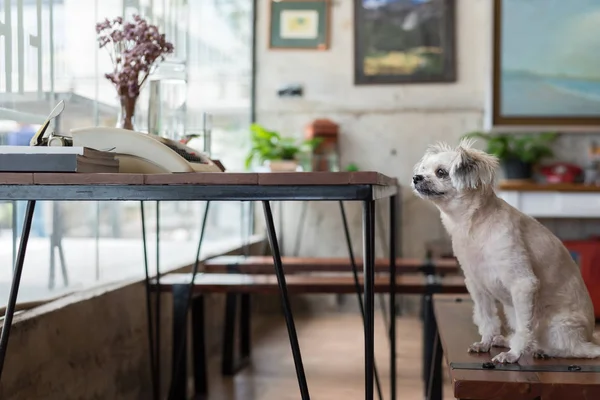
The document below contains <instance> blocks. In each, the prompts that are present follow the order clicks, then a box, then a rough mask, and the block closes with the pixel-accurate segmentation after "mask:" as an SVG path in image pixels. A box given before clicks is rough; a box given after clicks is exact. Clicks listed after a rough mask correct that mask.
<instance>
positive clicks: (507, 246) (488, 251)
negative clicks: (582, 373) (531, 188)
mask: <svg viewBox="0 0 600 400" xmlns="http://www.w3.org/2000/svg"><path fill="white" fill-rule="evenodd" d="M497 166H498V160H497V159H496V157H494V156H492V155H489V154H487V153H485V152H482V151H480V150H476V149H473V148H472V147H471V142H468V141H463V142H461V144H460V145H459V146H458V147H457V148H451V147H450V146H448V145H447V144H443V143H441V144H437V145H434V146H432V147H430V148H429V149H428V150H427V151H426V153H425V155H424V157H423V158H422V159H421V161H420V162H419V163H418V164H417V165H416V166H415V171H414V176H413V180H412V188H413V189H414V191H415V192H416V193H417V194H418V195H419V196H420V197H422V198H424V199H427V200H430V201H432V202H433V203H434V204H435V205H436V206H437V208H438V209H439V210H440V213H441V218H442V222H443V224H444V226H445V227H446V229H447V230H448V232H449V234H450V236H451V237H452V247H453V249H454V254H455V255H456V257H457V258H458V261H459V263H460V265H461V267H462V269H463V271H464V275H465V282H466V286H467V290H468V291H469V293H470V295H471V297H472V299H473V302H474V312H473V321H474V322H475V324H476V325H477V326H478V328H479V334H480V335H481V341H480V342H476V343H473V344H472V345H471V346H470V347H469V352H488V351H489V350H490V348H491V347H492V346H494V347H508V348H510V350H509V351H506V352H502V353H500V354H498V355H497V356H496V357H494V358H493V361H494V362H499V363H514V362H517V361H518V360H519V358H520V357H521V356H522V355H523V354H524V353H533V355H534V356H535V357H541V358H547V357H565V358H571V357H574V358H595V357H598V356H600V345H599V344H600V342H599V341H598V340H597V339H595V338H594V309H593V305H592V302H591V300H590V296H589V293H588V291H587V288H586V286H585V284H584V282H583V279H582V277H581V273H580V271H579V267H578V266H577V264H576V263H575V262H574V261H573V259H572V257H571V255H570V254H569V252H568V250H567V249H566V248H565V246H564V245H563V244H562V242H561V241H560V240H559V239H558V238H557V237H556V236H554V235H553V234H552V233H551V232H550V231H549V230H548V229H546V227H544V226H543V225H542V224H540V223H539V222H537V221H536V220H535V219H533V218H531V217H528V216H527V215H524V214H523V213H521V212H520V211H518V210H516V209H515V208H513V207H512V206H510V205H509V204H507V203H506V202H505V201H504V200H502V199H500V198H498V197H497V196H496V194H495V193H494V181H495V170H496V168H497ZM497 302H500V303H501V304H502V306H503V309H504V314H505V316H506V321H507V322H508V325H509V327H510V331H511V334H510V336H507V337H506V338H505V337H504V336H502V333H501V321H500V318H499V317H498V310H497V308H496V304H497Z"/></svg>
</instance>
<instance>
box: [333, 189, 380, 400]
mask: <svg viewBox="0 0 600 400" xmlns="http://www.w3.org/2000/svg"><path fill="white" fill-rule="evenodd" d="M339 204H340V212H341V214H342V224H343V225H344V235H345V236H346V245H347V247H348V255H349V257H350V265H351V266H352V275H353V276H354V287H355V289H356V295H357V296H358V306H359V308H360V315H361V316H362V319H363V326H364V324H365V308H364V305H363V301H362V295H361V288H360V282H359V281H358V267H357V266H356V260H355V259H354V250H353V248H352V239H351V238H350V228H349V227H348V218H347V217H346V210H345V209H344V202H343V201H340V203H339ZM373 371H374V373H375V384H376V386H377V395H378V396H379V399H380V400H382V399H383V394H382V392H381V383H380V382H379V374H378V373H377V365H376V364H375V360H373Z"/></svg>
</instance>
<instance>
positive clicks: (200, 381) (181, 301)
mask: <svg viewBox="0 0 600 400" xmlns="http://www.w3.org/2000/svg"><path fill="white" fill-rule="evenodd" d="M190 279H191V274H168V275H165V276H163V277H161V280H160V285H159V286H158V287H157V286H156V284H155V286H154V289H155V290H160V291H163V292H171V293H172V294H173V316H174V317H173V376H172V382H173V388H174V389H173V390H174V392H175V394H176V395H175V396H174V398H187V397H185V396H186V388H187V380H186V376H187V372H186V368H187V366H186V364H187V363H186V359H185V357H182V359H179V358H178V355H179V353H178V351H182V352H183V354H187V350H186V347H187V343H186V340H183V342H181V341H180V339H179V338H185V335H184V334H182V332H183V329H184V327H185V321H186V319H187V314H186V306H187V304H186V299H187V294H188V290H189V283H190ZM359 281H360V287H361V289H362V288H363V285H362V276H361V277H359ZM154 282H156V281H154ZM286 283H287V288H288V292H289V293H290V294H300V293H312V294H317V293H336V294H345V293H356V286H355V281H354V278H353V277H352V276H349V275H347V274H343V275H331V274H311V275H289V276H286ZM396 288H397V290H396V292H397V293H398V294H421V295H422V294H427V293H432V292H435V293H453V294H462V293H467V290H466V287H465V284H464V278H463V277H461V276H450V277H444V278H439V280H438V281H437V282H431V281H430V280H428V279H427V277H425V276H423V275H398V276H397V277H396ZM389 289H390V280H389V276H376V277H375V292H378V293H389ZM212 293H226V294H231V293H238V294H244V295H247V296H249V295H250V294H279V285H278V282H277V278H276V277H275V276H274V275H270V274H269V275H249V274H231V273H226V274H218V273H199V274H198V275H197V276H196V278H195V280H194V285H193V294H194V297H193V300H192V305H191V314H192V341H193V352H192V353H193V355H192V357H193V368H194V383H195V396H198V397H201V396H206V395H207V393H208V381H207V376H206V351H205V343H204V300H203V299H204V298H203V295H205V294H212ZM229 299H235V298H234V297H230V296H227V300H228V302H229ZM231 301H232V302H233V301H234V300H231ZM241 304H242V307H244V306H245V307H247V309H246V312H243V311H242V312H241V313H240V316H241V318H240V326H239V335H240V351H239V352H240V356H241V362H239V363H238V365H237V366H236V367H234V366H233V364H234V361H233V359H234V357H233V353H234V349H233V343H234V340H233V336H234V333H235V331H236V329H235V321H233V320H230V321H225V326H224V330H223V331H224V337H223V346H224V348H223V360H222V373H224V374H226V375H232V374H234V373H235V371H237V370H238V369H239V367H241V366H243V365H245V364H246V363H247V362H248V359H249V356H250V312H249V302H243V301H242V303H241ZM230 306H232V305H231V304H227V305H226V307H230ZM228 315H233V317H232V318H235V314H234V313H228ZM181 349H183V350H181ZM202 398H204V397H202Z"/></svg>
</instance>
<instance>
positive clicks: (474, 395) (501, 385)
mask: <svg viewBox="0 0 600 400" xmlns="http://www.w3.org/2000/svg"><path fill="white" fill-rule="evenodd" d="M434 309H435V317H436V321H437V327H438V331H439V337H440V339H441V345H442V346H441V349H440V350H443V354H444V356H445V358H446V363H447V365H448V368H449V375H450V378H451V381H452V386H453V391H454V397H456V398H457V399H473V400H475V399H476V400H492V399H493V400H504V399H507V400H563V399H564V400H583V399H586V400H589V399H600V360H584V359H550V360H536V359H533V357H532V356H531V355H526V356H524V357H522V358H521V359H520V360H519V363H518V366H517V365H515V364H513V365H510V364H507V365H505V366H503V365H495V366H494V368H493V369H486V368H484V363H489V362H491V359H492V358H493V357H494V356H495V355H496V354H498V353H499V352H502V351H505V350H506V349H501V348H494V349H492V351H491V352H490V353H488V354H469V353H468V352H467V348H468V346H469V345H471V344H472V343H473V342H476V341H479V340H480V337H479V334H478V333H477V327H476V326H475V325H474V324H473V322H472V315H473V302H472V301H471V300H470V298H469V297H468V296H460V297H457V296H451V295H435V296H434ZM440 355H441V352H440ZM440 361H441V360H440ZM492 365H493V364H492ZM573 365H575V366H582V367H584V368H585V366H594V368H593V369H595V370H596V371H598V372H578V371H571V372H569V371H568V366H573ZM486 366H488V367H489V366H490V364H486ZM517 368H520V369H521V370H516V369H517ZM539 368H544V369H546V371H543V372H541V371H539ZM536 369H537V370H536ZM547 369H551V370H552V371H550V372H549V371H547ZM575 369H576V368H575ZM558 371H560V372H558ZM436 373H437V374H439V375H438V376H437V378H435V379H434V381H435V380H437V381H438V382H437V383H436V384H439V385H440V386H441V365H440V366H439V367H437V370H436ZM437 399H438V400H441V396H440V397H438V398H437ZM431 400H436V397H431Z"/></svg>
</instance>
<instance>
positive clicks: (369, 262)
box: [363, 200, 375, 400]
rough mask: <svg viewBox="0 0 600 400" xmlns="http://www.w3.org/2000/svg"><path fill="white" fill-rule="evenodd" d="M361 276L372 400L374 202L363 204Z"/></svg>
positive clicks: (370, 399)
mask: <svg viewBox="0 0 600 400" xmlns="http://www.w3.org/2000/svg"><path fill="white" fill-rule="evenodd" d="M363 247H364V249H363V269H364V272H363V276H364V281H365V282H364V285H365V294H364V296H365V300H364V305H365V399H366V400H373V372H374V369H375V368H374V366H375V268H374V267H375V201H374V200H367V201H365V202H364V203H363Z"/></svg>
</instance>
